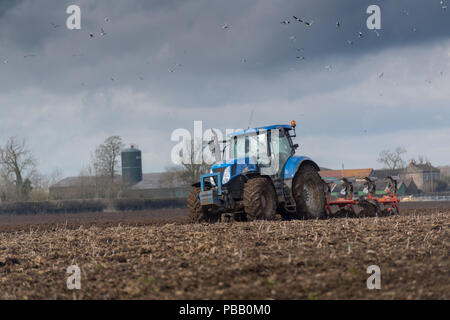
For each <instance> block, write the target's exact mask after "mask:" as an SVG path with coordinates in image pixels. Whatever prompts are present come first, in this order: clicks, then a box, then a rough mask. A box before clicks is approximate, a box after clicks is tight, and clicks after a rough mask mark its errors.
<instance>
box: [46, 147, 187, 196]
mask: <svg viewBox="0 0 450 320" xmlns="http://www.w3.org/2000/svg"><path fill="white" fill-rule="evenodd" d="M121 158H122V175H121V176H116V178H115V179H114V181H113V182H112V181H111V179H110V178H109V177H95V176H90V177H86V176H79V177H68V178H65V179H63V180H61V181H60V182H58V183H56V184H54V185H53V186H51V187H50V198H51V199H55V200H62V199H92V198H108V197H113V198H115V197H119V198H145V199H180V198H187V196H188V194H189V191H190V187H189V186H188V187H186V186H184V185H182V184H181V183H180V182H178V181H171V183H170V187H169V186H168V185H167V183H166V182H165V181H164V179H163V178H164V175H165V173H162V172H160V173H159V172H156V173H146V174H143V173H142V152H141V151H140V150H139V149H137V148H135V147H134V146H131V147H130V148H128V149H124V150H123V151H122V157H121Z"/></svg>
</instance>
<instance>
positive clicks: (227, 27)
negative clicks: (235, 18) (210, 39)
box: [222, 24, 231, 30]
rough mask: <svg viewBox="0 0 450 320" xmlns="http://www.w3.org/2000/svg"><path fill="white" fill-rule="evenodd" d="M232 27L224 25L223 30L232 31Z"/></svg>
mask: <svg viewBox="0 0 450 320" xmlns="http://www.w3.org/2000/svg"><path fill="white" fill-rule="evenodd" d="M230 28H231V27H230V26H229V25H228V24H224V25H223V26H222V29H224V30H227V29H230Z"/></svg>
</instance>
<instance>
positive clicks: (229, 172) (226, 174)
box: [222, 167, 231, 184]
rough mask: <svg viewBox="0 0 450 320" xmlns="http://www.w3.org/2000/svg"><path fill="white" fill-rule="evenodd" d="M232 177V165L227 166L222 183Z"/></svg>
mask: <svg viewBox="0 0 450 320" xmlns="http://www.w3.org/2000/svg"><path fill="white" fill-rule="evenodd" d="M230 179H231V167H227V168H226V169H225V170H224V172H223V178H222V184H225V183H227V182H228V181H230Z"/></svg>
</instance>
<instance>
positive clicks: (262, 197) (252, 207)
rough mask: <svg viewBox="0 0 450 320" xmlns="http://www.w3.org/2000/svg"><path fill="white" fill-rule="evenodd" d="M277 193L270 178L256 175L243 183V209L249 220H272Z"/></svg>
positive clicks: (274, 213) (275, 207)
mask: <svg viewBox="0 0 450 320" xmlns="http://www.w3.org/2000/svg"><path fill="white" fill-rule="evenodd" d="M276 209H277V194H276V192H275V189H274V187H273V185H272V183H271V182H270V180H268V179H266V178H263V177H258V178H253V179H250V180H248V181H247V182H246V183H245V185H244V211H245V214H246V216H247V219H248V220H249V221H253V220H274V219H275V215H276Z"/></svg>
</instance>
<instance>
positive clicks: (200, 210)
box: [187, 188, 220, 223]
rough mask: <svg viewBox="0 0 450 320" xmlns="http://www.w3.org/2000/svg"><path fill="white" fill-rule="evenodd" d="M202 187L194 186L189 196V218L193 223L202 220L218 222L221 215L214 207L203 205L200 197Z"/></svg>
mask: <svg viewBox="0 0 450 320" xmlns="http://www.w3.org/2000/svg"><path fill="white" fill-rule="evenodd" d="M201 191H202V190H201V188H192V190H191V192H190V193H189V196H188V198H187V207H188V209H189V220H190V221H191V222H192V223H201V222H217V221H219V220H220V215H219V214H218V213H217V212H216V211H217V210H214V209H213V208H206V207H203V206H202V205H201V203H200V198H199V197H198V196H199V194H200V192H201Z"/></svg>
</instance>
